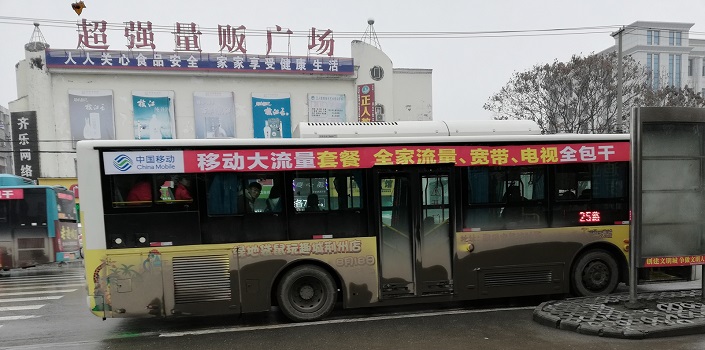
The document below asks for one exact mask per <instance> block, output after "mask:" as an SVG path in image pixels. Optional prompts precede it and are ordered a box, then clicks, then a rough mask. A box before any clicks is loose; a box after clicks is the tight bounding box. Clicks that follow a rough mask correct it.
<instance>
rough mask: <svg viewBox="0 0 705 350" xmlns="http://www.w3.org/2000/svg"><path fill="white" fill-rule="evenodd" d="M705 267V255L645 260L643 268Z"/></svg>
mask: <svg viewBox="0 0 705 350" xmlns="http://www.w3.org/2000/svg"><path fill="white" fill-rule="evenodd" d="M691 265H705V255H688V256H667V257H656V258H646V259H644V266H643V267H666V266H691Z"/></svg>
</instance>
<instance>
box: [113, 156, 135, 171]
mask: <svg viewBox="0 0 705 350" xmlns="http://www.w3.org/2000/svg"><path fill="white" fill-rule="evenodd" d="M113 165H114V166H115V168H116V169H117V170H120V171H127V170H130V168H132V159H130V157H128V156H126V155H124V154H121V155H119V156H117V157H115V159H114V160H113Z"/></svg>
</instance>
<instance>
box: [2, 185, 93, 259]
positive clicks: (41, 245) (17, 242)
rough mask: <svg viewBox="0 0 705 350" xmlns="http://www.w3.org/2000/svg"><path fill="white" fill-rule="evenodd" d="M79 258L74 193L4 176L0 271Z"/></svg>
mask: <svg viewBox="0 0 705 350" xmlns="http://www.w3.org/2000/svg"><path fill="white" fill-rule="evenodd" d="M79 258H80V244H79V239H78V222H77V213H76V203H75V199H74V194H73V192H72V191H69V190H68V189H66V188H64V187H61V186H43V185H36V184H34V182H33V181H32V180H31V179H28V178H25V177H20V176H15V175H10V174H0V268H2V269H3V270H9V269H12V268H25V267H31V266H36V265H42V264H47V263H54V262H59V263H61V262H68V261H75V260H77V259H79Z"/></svg>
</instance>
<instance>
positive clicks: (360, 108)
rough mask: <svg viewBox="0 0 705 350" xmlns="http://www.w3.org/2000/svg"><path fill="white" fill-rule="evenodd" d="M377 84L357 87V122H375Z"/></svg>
mask: <svg viewBox="0 0 705 350" xmlns="http://www.w3.org/2000/svg"><path fill="white" fill-rule="evenodd" d="M375 120H376V118H375V84H364V85H358V86H357V121H359V122H362V123H370V122H373V121H375Z"/></svg>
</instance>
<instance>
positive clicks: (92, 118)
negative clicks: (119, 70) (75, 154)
mask: <svg viewBox="0 0 705 350" xmlns="http://www.w3.org/2000/svg"><path fill="white" fill-rule="evenodd" d="M113 113H114V112H113V91H112V90H69V118H70V122H71V138H72V139H73V140H74V141H78V140H114V139H115V118H114V114H113Z"/></svg>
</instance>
